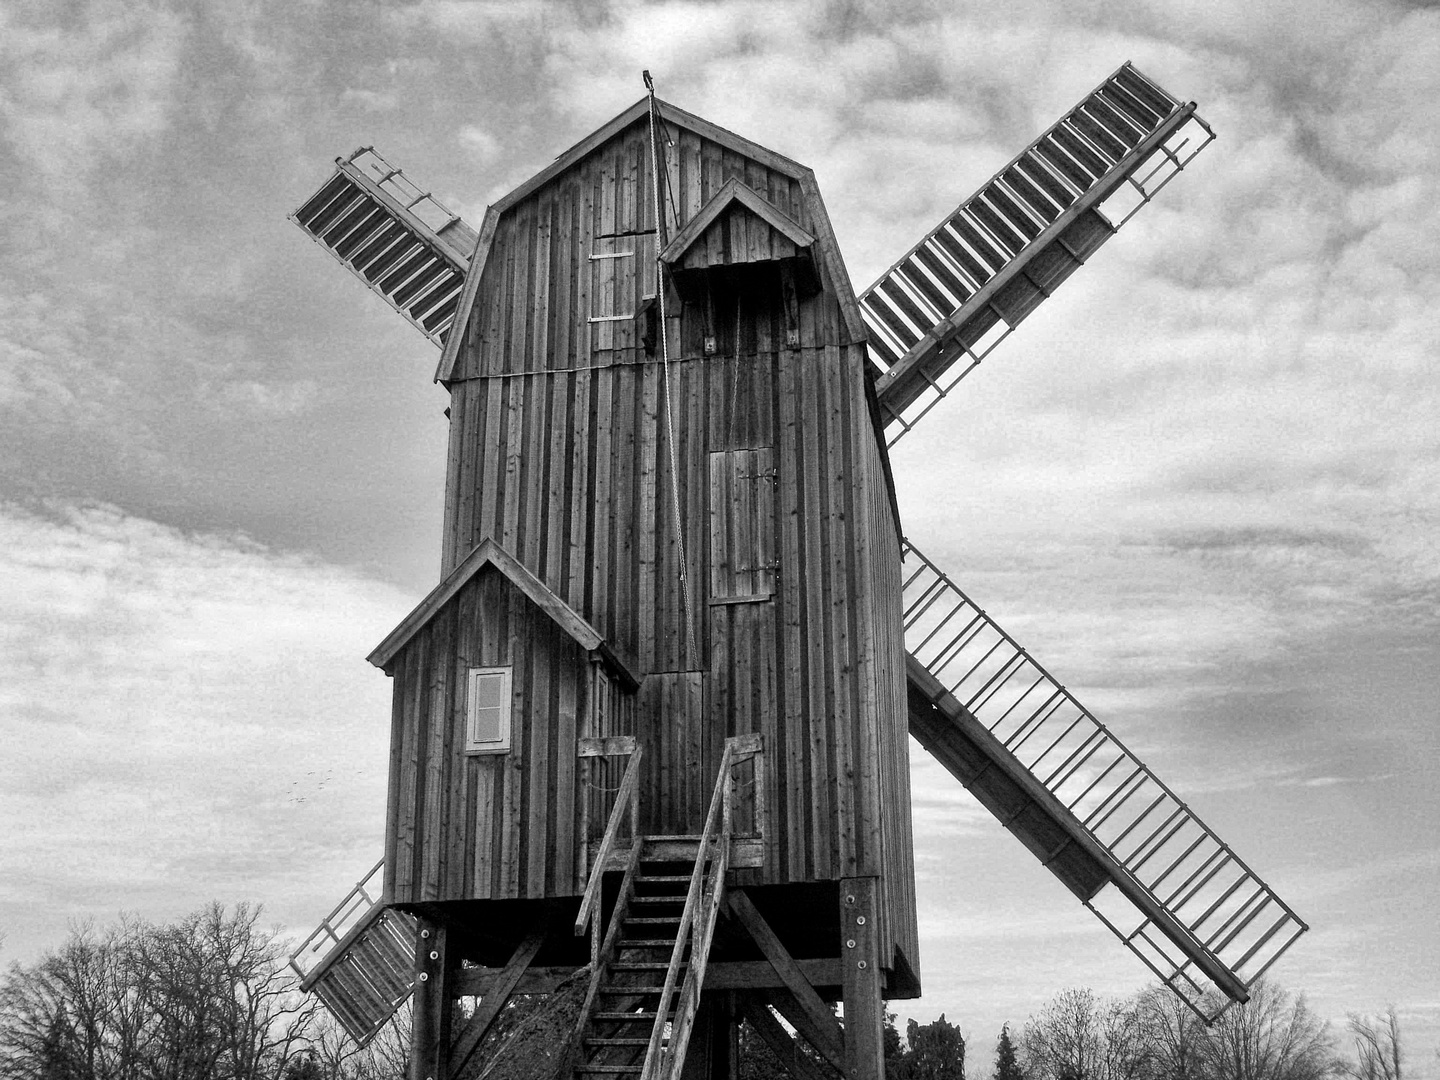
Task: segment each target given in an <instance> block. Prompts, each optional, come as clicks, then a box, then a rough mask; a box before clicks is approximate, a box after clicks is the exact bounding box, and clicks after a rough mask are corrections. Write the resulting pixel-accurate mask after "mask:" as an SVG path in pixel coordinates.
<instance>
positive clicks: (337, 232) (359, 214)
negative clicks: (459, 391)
mask: <svg viewBox="0 0 1440 1080" xmlns="http://www.w3.org/2000/svg"><path fill="white" fill-rule="evenodd" d="M290 220H291V221H293V222H295V224H297V225H299V226H300V228H302V229H304V230H305V232H306V233H307V234H308V235H309V236H310V238H311V239H312V240H314V241H316V242H317V243H318V244H320V245H321V246H322V247H324V248H325V249H326V250H327V251H329V252H330V254H331V255H333V256H334V257H335V258H336V259H337V260H338V261H339V262H340V264H341V265H342V266H344V267H345V268H346V269H347V270H349V271H350V272H351V273H352V274H354V275H355V276H356V277H357V278H359V279H360V280H361V281H363V282H364V283H365V286H366V288H368V289H370V290H371V291H372V292H375V293H377V294H379V295H380V297H381V298H382V299H384V301H385V302H386V303H387V304H389V305H390V306H391V307H392V308H394V309H395V310H396V311H398V312H399V313H400V314H401V315H403V316H404V317H405V319H406V320H407V321H408V322H409V323H410V324H411V325H412V326H414V327H415V328H416V329H417V330H419V331H420V332H421V333H422V334H424V335H425V336H426V337H427V338H429V339H430V341H432V342H433V343H434V344H436V345H439V346H443V345H444V344H445V338H446V335H447V334H448V333H449V331H450V326H451V324H452V323H453V322H454V320H455V310H456V308H457V307H459V304H460V293H461V290H462V289H463V288H464V285H465V274H466V272H467V271H468V270H469V268H470V255H471V252H473V251H474V249H475V241H476V238H477V237H476V233H475V230H474V229H472V228H471V227H470V226H469V225H467V224H466V223H465V222H464V221H463V220H461V218H460V215H458V214H454V213H451V212H450V211H449V210H447V209H446V208H445V207H444V206H442V205H441V204H440V202H439V201H438V200H437V199H435V198H434V197H433V196H432V195H431V194H430V193H429V192H428V191H423V190H421V189H420V188H419V187H416V186H415V184H413V183H411V181H410V179H409V178H408V177H407V176H405V174H404V173H403V172H401V170H399V169H397V168H395V167H394V166H393V165H391V164H390V163H389V162H388V161H386V160H385V159H384V158H383V157H381V156H380V155H379V154H377V153H376V152H375V150H374V148H373V147H368V146H362V147H361V148H360V149H359V150H356V151H355V152H354V153H353V154H351V155H350V156H349V157H348V158H336V159H335V174H334V175H333V176H331V177H330V179H329V180H327V181H325V183H324V184H322V185H321V186H320V189H319V190H318V191H316V192H315V194H314V195H312V196H310V198H309V199H307V200H305V202H304V204H303V205H302V206H301V207H300V209H298V210H296V211H295V212H294V213H293V214H291V215H290Z"/></svg>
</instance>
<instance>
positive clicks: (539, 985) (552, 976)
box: [450, 967, 840, 998]
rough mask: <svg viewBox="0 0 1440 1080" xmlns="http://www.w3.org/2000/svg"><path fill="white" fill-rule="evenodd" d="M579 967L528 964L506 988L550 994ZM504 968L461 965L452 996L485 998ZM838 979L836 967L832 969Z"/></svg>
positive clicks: (519, 991)
mask: <svg viewBox="0 0 1440 1080" xmlns="http://www.w3.org/2000/svg"><path fill="white" fill-rule="evenodd" d="M579 970H580V969H579V968H578V967H530V968H528V969H526V971H525V974H523V975H521V976H520V981H519V982H518V983H516V984H515V988H514V989H513V990H511V991H510V993H511V995H512V996H513V995H515V994H553V993H554V992H555V988H556V987H558V986H559V985H560V984H561V983H563V982H564V981H565V980H566V979H568V978H570V976H572V975H574V974H575V973H576V972H577V971H579ZM504 974H505V969H504V968H499V967H479V968H474V967H471V968H461V969H460V970H459V971H457V972H455V977H454V979H453V981H452V982H451V991H450V994H451V996H452V997H478V998H488V997H489V996H490V995H491V994H493V993H495V987H496V985H497V984H498V982H499V980H500V979H501V978H502V977H503V976H504ZM835 974H836V982H837V983H838V982H839V974H840V969H839V968H838V967H837V968H836V969H835Z"/></svg>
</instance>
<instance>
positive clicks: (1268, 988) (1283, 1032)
mask: <svg viewBox="0 0 1440 1080" xmlns="http://www.w3.org/2000/svg"><path fill="white" fill-rule="evenodd" d="M1201 1045H1202V1047H1203V1055H1202V1056H1203V1061H1204V1075H1205V1076H1207V1077H1210V1078H1213V1080H1324V1078H1326V1077H1330V1076H1333V1075H1335V1074H1336V1073H1337V1072H1338V1071H1339V1064H1340V1063H1339V1060H1338V1059H1337V1058H1336V1056H1335V1050H1334V1042H1333V1039H1332V1037H1331V1035H1330V1031H1329V1028H1328V1025H1326V1024H1325V1022H1324V1021H1322V1020H1321V1019H1320V1018H1319V1017H1318V1016H1316V1015H1315V1014H1314V1013H1313V1012H1311V1011H1310V1007H1309V1006H1308V1005H1307V1004H1306V1002H1305V995H1304V994H1292V993H1290V992H1289V991H1288V990H1284V989H1281V988H1280V987H1279V986H1277V985H1275V984H1273V983H1270V982H1267V981H1265V980H1263V979H1262V980H1261V981H1259V982H1257V983H1256V984H1255V985H1254V986H1252V987H1251V988H1250V1000H1249V1001H1247V1002H1245V1003H1244V1004H1236V1005H1232V1006H1230V1008H1229V1009H1227V1010H1226V1011H1225V1012H1224V1013H1223V1014H1222V1015H1221V1016H1220V1018H1219V1019H1218V1020H1217V1021H1215V1023H1214V1025H1213V1026H1212V1027H1211V1029H1210V1032H1209V1034H1208V1036H1207V1038H1206V1039H1205V1040H1204V1042H1203V1043H1202V1044H1201Z"/></svg>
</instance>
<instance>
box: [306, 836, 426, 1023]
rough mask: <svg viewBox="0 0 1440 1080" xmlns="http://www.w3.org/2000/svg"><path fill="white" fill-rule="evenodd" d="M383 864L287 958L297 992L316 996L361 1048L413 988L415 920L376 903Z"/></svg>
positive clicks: (382, 903)
mask: <svg viewBox="0 0 1440 1080" xmlns="http://www.w3.org/2000/svg"><path fill="white" fill-rule="evenodd" d="M384 866H385V861H384V860H383V859H382V860H381V861H380V862H377V863H376V864H375V865H374V867H372V868H371V870H370V872H369V873H368V874H366V875H365V877H364V878H362V879H361V880H360V882H359V883H357V884H356V885H355V887H354V888H352V889H351V890H350V891H349V893H347V894H346V896H345V899H344V900H341V901H340V903H339V904H337V905H336V906H335V910H333V911H332V912H330V914H329V915H327V916H326V917H325V918H324V919H322V920H321V921H320V925H319V926H318V927H316V928H315V929H314V930H313V931H312V932H311V934H310V936H309V937H307V938H306V939H305V940H304V941H302V942H301V943H300V946H299V947H298V948H297V949H296V950H295V951H294V952H293V953H292V954H291V955H290V967H291V969H292V970H293V971H294V972H295V974H296V975H297V976H299V978H300V989H301V990H302V991H314V992H315V993H316V994H319V995H320V1000H321V1001H323V1002H324V1003H325V1007H326V1008H327V1009H329V1011H330V1014H331V1015H332V1016H334V1017H335V1019H336V1020H338V1021H340V1024H341V1026H342V1027H344V1028H345V1031H346V1032H347V1033H348V1034H349V1035H350V1037H351V1038H352V1039H354V1040H355V1042H356V1043H358V1044H359V1045H360V1046H364V1045H365V1044H366V1043H368V1042H369V1041H370V1040H371V1039H373V1038H374V1037H375V1035H376V1034H377V1033H378V1032H379V1031H380V1029H381V1028H383V1027H384V1026H385V1024H386V1022H387V1021H388V1020H389V1019H390V1017H392V1016H394V1015H395V1012H396V1010H397V1009H399V1008H400V1006H401V1005H403V1004H404V1003H405V999H406V998H408V997H409V996H410V993H411V990H412V989H413V987H414V977H415V976H414V969H415V931H416V923H415V917H414V916H413V915H410V914H407V913H406V912H403V911H400V910H399V909H398V908H392V907H389V906H388V905H386V904H385V903H384V902H383V901H382V900H380V899H378V897H379V896H380V895H381V893H382V888H381V885H382V879H383V871H384Z"/></svg>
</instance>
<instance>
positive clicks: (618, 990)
mask: <svg viewBox="0 0 1440 1080" xmlns="http://www.w3.org/2000/svg"><path fill="white" fill-rule="evenodd" d="M599 992H600V993H601V994H605V995H609V996H610V997H633V996H634V995H636V994H639V995H640V996H641V997H644V996H645V995H646V994H661V993H664V992H665V987H663V986H602V987H600V991H599Z"/></svg>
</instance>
